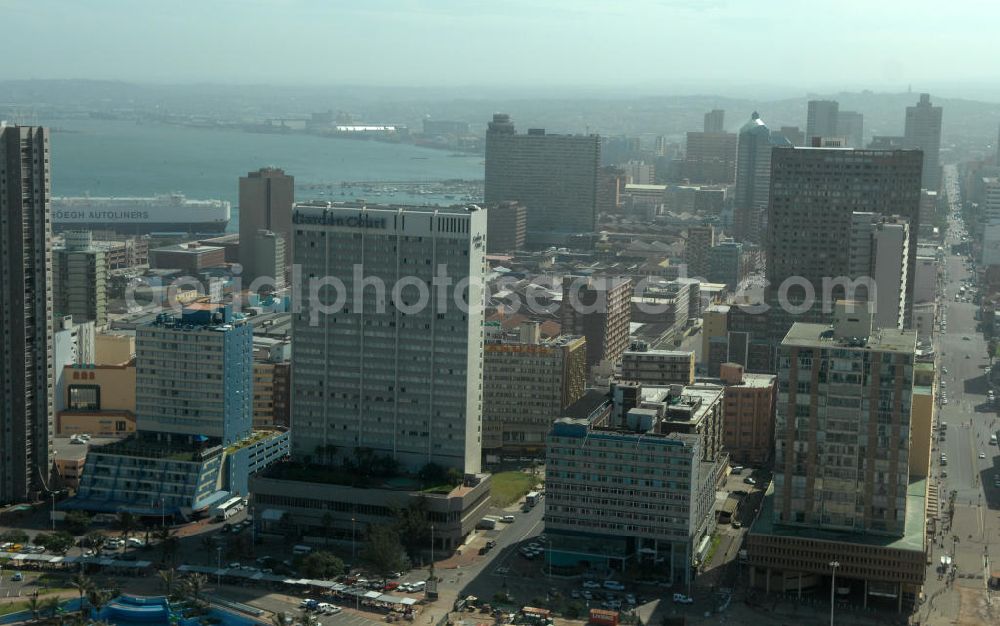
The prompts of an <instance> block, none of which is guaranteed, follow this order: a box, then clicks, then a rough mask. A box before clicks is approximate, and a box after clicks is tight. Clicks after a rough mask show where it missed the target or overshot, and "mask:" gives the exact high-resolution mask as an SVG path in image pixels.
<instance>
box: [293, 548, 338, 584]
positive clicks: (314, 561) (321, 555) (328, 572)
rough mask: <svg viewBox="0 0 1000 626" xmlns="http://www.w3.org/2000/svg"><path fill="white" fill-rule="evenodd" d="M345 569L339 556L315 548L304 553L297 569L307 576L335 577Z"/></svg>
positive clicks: (319, 577) (318, 577)
mask: <svg viewBox="0 0 1000 626" xmlns="http://www.w3.org/2000/svg"><path fill="white" fill-rule="evenodd" d="M345 570H346V567H345V566H344V562H343V561H342V560H341V559H340V557H338V556H337V555H335V554H331V553H330V552H326V551H324V550H317V551H316V552H312V553H310V554H308V555H306V556H305V557H304V558H303V559H302V562H301V564H300V565H299V571H301V572H302V575H303V576H305V577H307V578H317V579H331V578H336V577H337V576H340V575H341V574H343V573H344V571H345Z"/></svg>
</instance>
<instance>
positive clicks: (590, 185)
mask: <svg viewBox="0 0 1000 626" xmlns="http://www.w3.org/2000/svg"><path fill="white" fill-rule="evenodd" d="M600 161H601V141H600V137H598V136H597V135H553V134H550V133H549V134H547V133H546V132H545V130H544V129H541V128H531V129H528V132H527V133H524V134H518V133H517V132H515V130H514V123H513V122H512V121H511V119H510V116H508V115H506V114H502V113H498V114H496V115H494V116H493V121H492V122H490V124H489V129H488V130H487V131H486V187H485V192H484V196H485V201H486V204H487V205H490V204H494V203H497V202H503V201H507V200H514V201H517V202H520V203H521V204H523V205H524V206H526V207H527V209H528V232H527V239H528V243H529V244H532V245H547V244H551V243H559V244H562V243H565V241H566V239H567V238H568V237H569V236H571V235H574V234H578V233H591V232H594V229H595V228H596V225H597V199H598V192H597V188H598V176H597V170H598V168H599V167H600Z"/></svg>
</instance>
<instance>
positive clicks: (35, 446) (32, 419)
mask: <svg viewBox="0 0 1000 626" xmlns="http://www.w3.org/2000/svg"><path fill="white" fill-rule="evenodd" d="M49 181H50V174H49V134H48V131H47V130H46V129H44V128H40V127H32V126H6V125H4V124H2V123H0V303H2V304H0V329H2V331H3V332H2V333H0V503H4V502H13V501H19V500H28V499H31V498H33V497H34V496H36V495H37V494H38V493H39V492H41V491H43V490H45V489H47V481H48V477H49V467H50V466H51V448H50V446H51V440H52V419H53V401H54V397H53V384H54V379H55V372H54V369H53V358H54V355H53V316H52V282H51V276H50V275H49V268H51V266H52V227H51V219H50V213H51V209H50V205H49V198H50V182H49Z"/></svg>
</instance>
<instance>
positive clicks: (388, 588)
mask: <svg viewBox="0 0 1000 626" xmlns="http://www.w3.org/2000/svg"><path fill="white" fill-rule="evenodd" d="M398 586H399V583H398V582H396V581H395V580H390V581H389V582H387V583H386V584H385V587H382V591H392V590H393V589H395V588H396V587H398Z"/></svg>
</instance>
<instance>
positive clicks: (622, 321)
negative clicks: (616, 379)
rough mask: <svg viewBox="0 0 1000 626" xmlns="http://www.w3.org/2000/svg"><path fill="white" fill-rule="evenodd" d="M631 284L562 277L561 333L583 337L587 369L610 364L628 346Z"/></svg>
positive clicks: (617, 279) (599, 278)
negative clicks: (585, 340) (584, 338)
mask: <svg viewBox="0 0 1000 626" xmlns="http://www.w3.org/2000/svg"><path fill="white" fill-rule="evenodd" d="M631 298H632V281H631V280H629V279H627V278H617V277H582V276H564V277H563V298H562V306H561V315H562V331H563V332H564V333H566V334H570V335H583V336H584V337H586V338H587V367H593V366H595V365H600V364H602V363H606V364H608V365H614V364H615V363H616V362H617V361H618V359H619V358H621V355H622V352H625V349H626V348H627V347H628V337H629V322H630V321H631V319H632V317H631V311H632V307H631Z"/></svg>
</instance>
